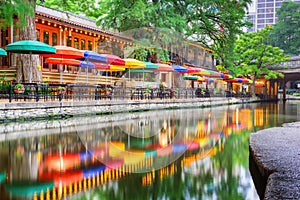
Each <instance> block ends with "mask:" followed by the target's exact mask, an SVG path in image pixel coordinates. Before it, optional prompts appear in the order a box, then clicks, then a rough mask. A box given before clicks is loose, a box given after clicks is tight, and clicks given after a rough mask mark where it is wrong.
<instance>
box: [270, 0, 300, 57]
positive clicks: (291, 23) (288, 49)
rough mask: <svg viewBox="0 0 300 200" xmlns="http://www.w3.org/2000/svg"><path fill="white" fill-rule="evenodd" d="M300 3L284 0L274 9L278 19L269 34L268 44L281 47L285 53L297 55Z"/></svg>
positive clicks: (299, 40) (299, 42)
mask: <svg viewBox="0 0 300 200" xmlns="http://www.w3.org/2000/svg"><path fill="white" fill-rule="evenodd" d="M299 10H300V4H299V3H296V2H291V1H284V2H282V4H281V7H280V8H279V9H278V10H277V11H276V12H277V17H278V21H277V23H276V24H275V25H274V30H273V31H272V33H271V34H270V40H269V42H270V44H271V45H273V46H278V47H279V48H281V49H283V50H284V52H285V53H286V54H290V55H299V48H300V35H299V30H300V28H299V24H300V12H299Z"/></svg>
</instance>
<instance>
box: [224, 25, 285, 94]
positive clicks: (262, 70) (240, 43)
mask: <svg viewBox="0 0 300 200" xmlns="http://www.w3.org/2000/svg"><path fill="white" fill-rule="evenodd" d="M271 30H272V28H271V27H266V28H265V29H262V30H260V31H258V32H253V33H244V34H243V35H241V37H240V38H239V39H238V40H237V41H236V45H235V48H234V59H235V62H234V65H233V66H232V67H230V68H229V70H230V71H232V72H233V73H234V75H237V74H242V75H245V76H246V77H248V78H251V79H252V80H253V84H252V85H253V86H254V85H255V81H256V79H257V78H258V77H260V76H264V77H265V78H266V79H270V78H277V77H278V76H283V75H282V74H281V73H280V72H277V71H274V70H271V69H269V67H270V66H272V65H274V64H276V63H279V62H284V61H287V60H288V59H289V57H288V56H285V55H284V51H283V50H281V49H280V48H278V47H273V46H271V45H268V37H269V33H270V31H271ZM253 91H254V87H252V92H253Z"/></svg>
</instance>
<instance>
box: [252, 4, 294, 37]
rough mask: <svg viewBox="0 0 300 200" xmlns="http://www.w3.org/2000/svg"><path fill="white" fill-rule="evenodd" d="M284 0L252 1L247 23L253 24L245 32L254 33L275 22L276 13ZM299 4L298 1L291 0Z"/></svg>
mask: <svg viewBox="0 0 300 200" xmlns="http://www.w3.org/2000/svg"><path fill="white" fill-rule="evenodd" d="M283 1H284V0H254V1H253V4H252V5H251V7H250V8H249V15H248V21H249V22H251V23H252V24H253V26H252V27H249V28H247V32H256V31H258V30H260V29H263V28H265V27H266V26H269V25H272V24H275V23H276V22H277V16H276V11H277V10H278V9H279V8H280V6H281V3H282V2H283ZM291 1H294V2H299V3H300V0H291Z"/></svg>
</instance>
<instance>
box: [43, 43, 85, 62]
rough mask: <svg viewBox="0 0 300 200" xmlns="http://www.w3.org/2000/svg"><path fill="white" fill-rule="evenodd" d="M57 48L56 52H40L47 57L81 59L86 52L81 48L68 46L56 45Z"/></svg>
mask: <svg viewBox="0 0 300 200" xmlns="http://www.w3.org/2000/svg"><path fill="white" fill-rule="evenodd" d="M54 48H55V49H56V53H55V54H40V56H43V57H46V58H49V57H51V58H72V59H80V58H83V57H84V53H83V52H82V51H81V50H79V49H75V48H73V47H68V46H54Z"/></svg>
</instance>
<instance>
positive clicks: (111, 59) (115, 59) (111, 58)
mask: <svg viewBox="0 0 300 200" xmlns="http://www.w3.org/2000/svg"><path fill="white" fill-rule="evenodd" d="M101 55H102V56H104V57H106V59H107V63H108V64H111V65H121V66H124V65H125V60H123V59H122V58H120V57H119V56H116V55H113V54H101Z"/></svg>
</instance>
